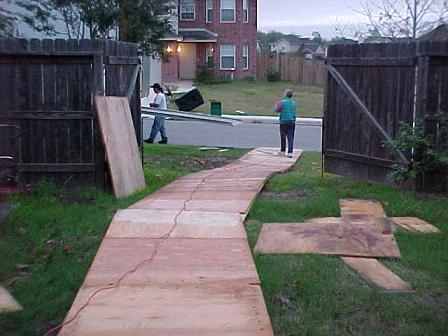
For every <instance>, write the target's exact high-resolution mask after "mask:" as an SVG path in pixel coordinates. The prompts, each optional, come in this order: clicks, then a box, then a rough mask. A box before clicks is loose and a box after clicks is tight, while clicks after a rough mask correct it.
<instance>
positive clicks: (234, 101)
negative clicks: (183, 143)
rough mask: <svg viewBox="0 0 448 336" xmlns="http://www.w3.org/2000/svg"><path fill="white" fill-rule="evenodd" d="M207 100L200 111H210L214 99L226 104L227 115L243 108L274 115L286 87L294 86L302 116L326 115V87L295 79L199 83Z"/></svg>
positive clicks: (223, 111)
mask: <svg viewBox="0 0 448 336" xmlns="http://www.w3.org/2000/svg"><path fill="white" fill-rule="evenodd" d="M197 88H198V89H199V91H200V92H201V94H202V96H203V98H204V100H205V103H204V105H202V106H200V107H199V108H197V109H196V110H195V111H196V112H203V113H209V112H210V111H209V110H210V101H211V100H217V101H220V102H221V103H222V113H223V114H236V111H243V112H246V113H247V114H250V115H262V116H274V115H276V113H275V112H273V111H272V106H273V105H274V103H275V102H276V101H277V100H279V99H281V98H282V95H283V92H284V91H285V89H288V88H290V89H292V90H293V91H294V93H295V99H296V100H297V102H298V106H299V111H298V115H299V116H301V117H322V106H323V88H321V87H318V86H309V85H301V84H297V83H294V82H275V83H270V82H267V81H261V80H260V81H257V82H254V83H249V82H245V81H233V82H230V83H227V84H216V85H204V84H198V85H197Z"/></svg>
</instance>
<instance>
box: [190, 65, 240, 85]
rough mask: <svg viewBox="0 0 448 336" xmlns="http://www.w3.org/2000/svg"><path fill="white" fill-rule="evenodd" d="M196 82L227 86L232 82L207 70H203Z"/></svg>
mask: <svg viewBox="0 0 448 336" xmlns="http://www.w3.org/2000/svg"><path fill="white" fill-rule="evenodd" d="M196 80H197V81H198V82H199V83H202V84H225V83H229V82H230V81H231V80H230V78H228V77H224V76H217V75H215V74H214V73H213V71H212V70H210V69H207V68H202V69H201V71H200V72H199V74H198V76H197V78H196Z"/></svg>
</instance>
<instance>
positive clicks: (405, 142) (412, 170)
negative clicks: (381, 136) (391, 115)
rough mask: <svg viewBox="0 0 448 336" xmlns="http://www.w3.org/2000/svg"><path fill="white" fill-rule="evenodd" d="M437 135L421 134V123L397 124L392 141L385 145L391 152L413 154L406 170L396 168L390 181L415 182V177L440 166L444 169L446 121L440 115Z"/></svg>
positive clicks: (447, 144) (447, 137)
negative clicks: (397, 131)
mask: <svg viewBox="0 0 448 336" xmlns="http://www.w3.org/2000/svg"><path fill="white" fill-rule="evenodd" d="M436 122H437V130H438V131H437V134H435V135H432V134H425V130H424V126H423V121H422V120H417V121H416V122H415V126H414V127H413V126H412V125H409V124H406V123H403V122H402V123H400V131H399V133H398V134H397V136H396V138H395V139H394V140H392V141H390V142H386V145H387V146H388V147H390V148H391V149H399V150H401V151H403V152H407V153H413V156H412V160H411V162H410V164H409V166H403V165H400V164H396V165H394V166H393V171H392V174H391V177H392V179H393V180H394V181H396V182H404V181H407V180H411V179H415V178H416V177H417V176H418V175H421V174H423V173H425V172H428V171H430V170H432V169H436V168H438V167H442V166H448V117H447V115H446V114H444V113H443V112H438V113H437V114H436Z"/></svg>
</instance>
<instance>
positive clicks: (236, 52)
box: [161, 0, 257, 83]
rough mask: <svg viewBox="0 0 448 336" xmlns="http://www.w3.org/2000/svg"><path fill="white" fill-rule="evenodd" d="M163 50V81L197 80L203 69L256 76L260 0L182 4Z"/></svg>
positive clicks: (233, 75)
mask: <svg viewBox="0 0 448 336" xmlns="http://www.w3.org/2000/svg"><path fill="white" fill-rule="evenodd" d="M174 20H175V22H173V27H174V28H175V31H174V34H172V35H170V36H166V37H165V38H164V39H163V40H164V41H165V44H164V48H165V51H166V53H167V54H168V56H169V57H168V61H167V62H163V63H162V71H161V73H162V81H163V82H164V83H174V82H177V81H179V80H187V79H189V80H191V79H195V78H196V76H197V74H198V73H199V72H200V71H201V70H202V69H204V68H208V69H210V70H211V71H212V72H213V73H214V74H216V75H222V76H228V77H231V78H235V79H237V78H244V77H255V76H256V66H257V64H256V61H257V57H256V53H257V37H256V34H257V0H179V1H178V11H177V15H176V16H175V19H174Z"/></svg>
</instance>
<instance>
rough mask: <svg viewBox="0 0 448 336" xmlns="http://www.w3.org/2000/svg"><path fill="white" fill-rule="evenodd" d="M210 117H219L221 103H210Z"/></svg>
mask: <svg viewBox="0 0 448 336" xmlns="http://www.w3.org/2000/svg"><path fill="white" fill-rule="evenodd" d="M210 115H213V116H218V117H220V116H221V102H218V101H212V102H210Z"/></svg>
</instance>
